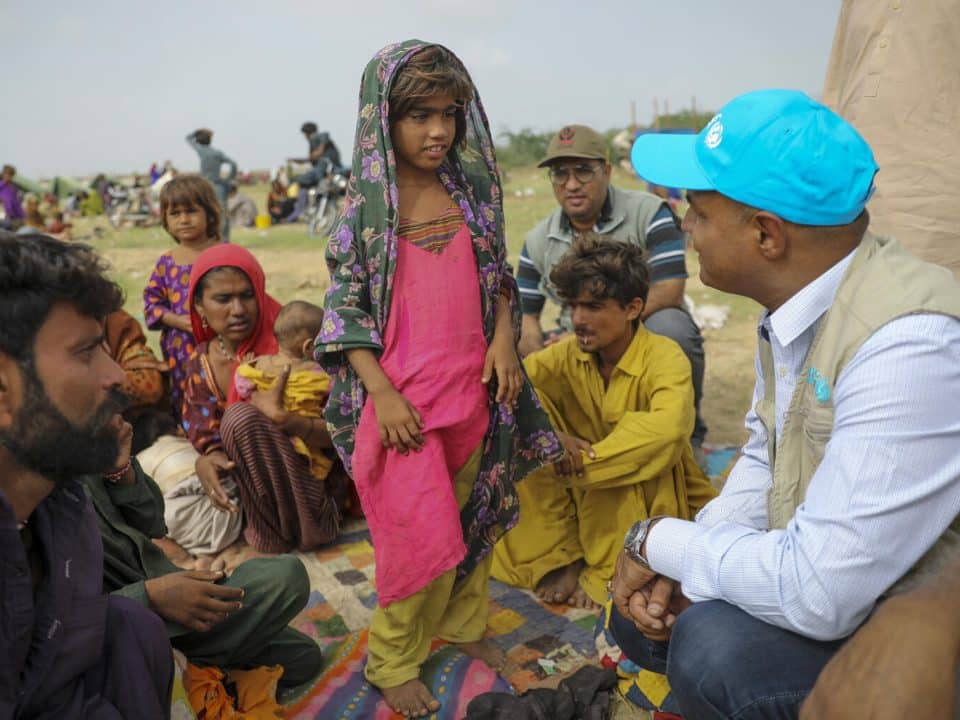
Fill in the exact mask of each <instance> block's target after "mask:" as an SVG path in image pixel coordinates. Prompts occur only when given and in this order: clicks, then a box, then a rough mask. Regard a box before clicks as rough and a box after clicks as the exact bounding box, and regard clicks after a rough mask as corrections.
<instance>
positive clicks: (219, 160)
mask: <svg viewBox="0 0 960 720" xmlns="http://www.w3.org/2000/svg"><path fill="white" fill-rule="evenodd" d="M186 140H187V144H188V145H189V146H190V147H192V148H193V149H194V150H195V151H196V153H197V156H198V157H199V158H200V174H201V175H202V176H203V177H205V178H206V179H207V181H208V182H209V183H210V184H211V185H212V186H213V190H214V192H215V193H216V195H217V201H218V202H219V203H220V220H221V223H222V224H221V227H220V236H221V237H222V238H223V240H224V242H229V241H230V218H229V217H228V216H227V195H228V194H229V190H230V184H231V183H232V182H233V179H234V178H235V177H236V176H237V164H236V163H235V162H234V161H233V160H232V159H231V158H229V157H228V156H227V155H226V154H225V153H224V152H223V151H221V150H217V149H216V148H215V147H212V146H211V145H210V143H211V141H212V140H213V130H210V129H209V128H200V129H199V130H194V131H193V132H192V133H190V134H189V135H187V138H186ZM224 165H226V166H227V167H228V168H229V169H228V171H227V175H226V177H224V176H223V175H222V173H223V166H224Z"/></svg>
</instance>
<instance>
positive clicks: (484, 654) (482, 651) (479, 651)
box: [454, 640, 507, 672]
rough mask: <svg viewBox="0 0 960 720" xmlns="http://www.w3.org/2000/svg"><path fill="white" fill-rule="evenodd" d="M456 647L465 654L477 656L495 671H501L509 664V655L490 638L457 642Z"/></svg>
mask: <svg viewBox="0 0 960 720" xmlns="http://www.w3.org/2000/svg"><path fill="white" fill-rule="evenodd" d="M454 647H456V648H457V649H458V650H460V651H461V652H462V653H463V654H464V655H469V656H470V657H473V658H476V659H477V660H480V661H482V662H484V663H486V664H487V665H489V666H490V669H491V670H493V671H494V672H501V671H502V670H503V668H504V667H506V664H507V655H506V653H504V652H503V650H501V649H500V648H499V647H497V646H496V645H494V644H493V643H492V642H490V641H489V640H477V641H476V642H465V643H455V644H454Z"/></svg>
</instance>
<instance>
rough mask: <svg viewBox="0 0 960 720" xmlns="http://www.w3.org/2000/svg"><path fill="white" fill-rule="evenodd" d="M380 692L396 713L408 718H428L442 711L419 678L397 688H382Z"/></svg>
mask: <svg viewBox="0 0 960 720" xmlns="http://www.w3.org/2000/svg"><path fill="white" fill-rule="evenodd" d="M380 692H382V693H383V699H384V700H386V701H387V705H389V706H390V708H391V709H392V710H393V711H394V712H398V713H400V714H401V715H404V716H406V717H426V716H427V715H429V714H430V713H434V712H436V711H437V710H439V709H440V703H439V702H438V701H437V699H436V698H435V697H434V696H433V695H431V694H430V691H429V690H428V689H427V686H426V685H424V684H423V683H422V682H421V681H420V680H419V679H417V678H414V679H413V680H407V682H405V683H403V685H397V686H396V687H390V688H385V687H382V688H380Z"/></svg>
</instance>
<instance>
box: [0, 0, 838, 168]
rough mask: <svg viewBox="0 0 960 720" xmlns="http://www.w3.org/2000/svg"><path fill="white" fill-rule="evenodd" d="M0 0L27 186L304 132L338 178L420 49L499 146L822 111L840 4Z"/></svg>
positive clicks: (252, 149)
mask: <svg viewBox="0 0 960 720" xmlns="http://www.w3.org/2000/svg"><path fill="white" fill-rule="evenodd" d="M39 7H40V5H38V4H37V3H36V2H35V0H0V62H2V67H3V68H5V72H4V76H5V77H4V81H3V86H4V101H3V105H4V107H3V110H2V118H3V119H2V122H0V128H2V131H0V162H4V163H13V164H15V165H16V166H17V168H18V171H19V172H20V173H21V174H23V175H25V176H27V177H30V178H43V177H52V176H54V175H58V174H63V175H87V174H93V173H96V172H99V171H104V172H112V173H127V172H141V173H145V172H146V171H147V169H148V168H149V166H150V163H151V162H163V161H164V160H168V159H169V160H172V161H173V162H174V164H175V165H176V166H177V167H179V168H181V169H183V170H193V169H196V167H197V160H196V156H195V154H194V153H193V151H192V150H190V148H189V147H188V146H187V145H186V143H185V142H184V136H185V135H186V134H187V133H188V132H190V131H192V130H194V129H195V128H198V127H204V126H206V127H210V128H212V129H213V130H214V133H215V135H214V140H213V145H214V146H215V147H218V148H220V149H221V150H223V151H224V152H226V153H227V154H228V155H230V156H231V157H233V158H234V159H235V160H236V161H237V163H238V164H239V165H240V167H241V168H242V169H259V168H268V167H274V166H277V165H279V164H281V163H282V162H283V161H284V159H285V158H287V157H291V156H292V157H302V156H303V155H305V154H306V141H305V140H304V138H303V136H302V135H301V134H300V132H299V129H300V125H301V124H302V123H303V122H305V121H307V120H312V121H314V122H316V123H317V125H318V126H319V127H320V129H321V130H324V129H325V130H327V131H329V132H330V133H331V135H332V137H333V139H334V141H335V142H336V143H337V145H338V146H339V147H340V150H341V154H342V155H343V157H344V161H345V162H348V158H349V153H350V151H351V148H352V145H353V135H354V127H355V123H356V114H357V92H358V89H359V84H360V76H361V73H362V72H363V68H364V66H365V65H366V63H367V61H368V60H369V59H370V58H371V57H372V56H373V55H374V54H375V53H376V52H377V50H379V49H380V48H381V47H383V46H384V45H387V44H389V43H391V42H395V41H399V40H404V39H407V38H410V37H418V38H421V39H424V40H428V41H432V42H438V43H441V44H443V45H446V46H447V47H448V48H450V49H451V50H453V51H454V52H455V53H456V54H457V55H459V56H460V58H461V59H462V60H463V62H464V64H465V65H466V67H467V69H468V70H469V71H470V73H471V75H472V77H473V80H474V82H475V84H476V86H477V89H478V91H479V94H480V97H481V98H482V99H483V102H484V105H485V106H486V109H487V115H488V116H489V118H490V123H491V126H492V129H493V130H494V133H495V134H499V133H501V132H503V131H507V130H509V131H517V130H520V129H523V128H531V129H534V130H537V131H543V130H546V131H552V130H555V129H557V128H559V127H561V126H563V125H566V124H571V123H584V124H588V125H592V126H593V127H595V128H597V129H598V130H606V129H610V128H613V127H625V126H627V125H628V124H629V123H630V105H631V102H634V103H636V108H637V120H638V122H639V123H640V124H641V125H644V124H648V123H649V122H650V121H651V120H652V115H653V102H654V98H657V99H658V101H659V104H660V108H661V110H662V109H663V108H664V105H665V104H666V103H668V104H669V108H670V110H671V111H677V110H680V109H682V108H685V107H689V106H690V104H691V98H692V97H694V96H695V97H696V103H697V108H698V109H701V110H702V109H716V108H718V107H720V106H721V105H722V104H723V103H724V102H726V101H727V100H729V99H731V98H732V97H734V96H736V95H737V94H739V93H742V92H746V91H748V90H755V89H758V88H764V87H782V88H795V89H799V90H803V91H805V92H807V93H809V94H810V95H812V96H814V97H819V95H820V92H821V88H822V86H823V79H824V74H825V72H826V64H827V58H828V55H829V53H830V46H831V43H832V40H833V33H834V28H835V25H836V20H837V16H838V14H839V10H840V0H806V2H802V3H798V2H783V1H782V0H736V1H734V2H716V1H714V0H711V1H708V0H662V1H661V2H651V1H649V0H611V1H610V2H606V1H604V0H586V1H582V2H572V1H570V0H559V1H555V2H550V1H549V0H541V1H540V2H529V1H527V0H485V1H484V2H480V1H479V0H475V1H474V2H464V1H463V0H445V1H437V0H394V1H393V2H382V1H380V0H368V1H367V2H360V1H358V0H339V1H338V2H328V1H327V0H311V1H309V2H307V1H296V0H256V1H255V2H254V1H248V0H232V1H229V2H228V1H225V0H191V1H190V2H187V1H183V0H153V2H149V3H148V2H143V1H142V0H126V1H120V0H113V1H108V0H87V2H84V3H76V2H66V1H64V0H46V2H44V3H42V8H43V11H42V12H40V11H38V8H39Z"/></svg>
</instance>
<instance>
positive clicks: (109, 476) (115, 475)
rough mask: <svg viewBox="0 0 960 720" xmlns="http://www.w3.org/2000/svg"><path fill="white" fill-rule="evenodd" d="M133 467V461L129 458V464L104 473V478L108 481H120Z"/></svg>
mask: <svg viewBox="0 0 960 720" xmlns="http://www.w3.org/2000/svg"><path fill="white" fill-rule="evenodd" d="M131 467H132V463H131V461H130V460H129V459H128V460H127V464H126V465H124V466H123V467H122V468H120V469H119V470H114V471H112V472H108V473H104V474H103V479H104V480H106V481H107V482H112V483H116V482H119V481H120V480H121V479H122V478H123V476H124V475H126V474H127V471H129V470H130V468H131Z"/></svg>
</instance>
